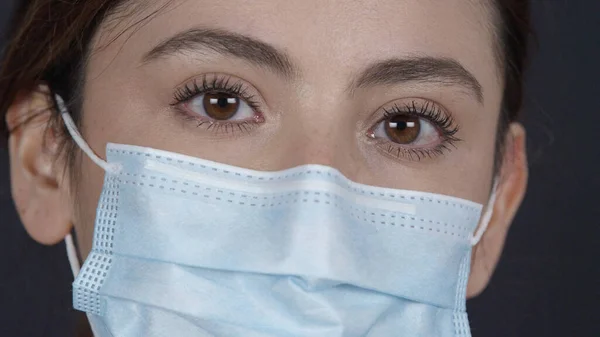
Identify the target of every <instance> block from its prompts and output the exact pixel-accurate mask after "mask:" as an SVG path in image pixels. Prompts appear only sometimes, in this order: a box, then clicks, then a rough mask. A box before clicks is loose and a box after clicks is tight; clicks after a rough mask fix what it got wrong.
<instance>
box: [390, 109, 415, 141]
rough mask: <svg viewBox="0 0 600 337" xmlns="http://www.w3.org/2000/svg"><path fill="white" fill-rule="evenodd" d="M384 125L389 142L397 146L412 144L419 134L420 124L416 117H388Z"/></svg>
mask: <svg viewBox="0 0 600 337" xmlns="http://www.w3.org/2000/svg"><path fill="white" fill-rule="evenodd" d="M384 123H385V133H386V134H387V136H388V137H390V140H392V141H393V142H395V143H398V144H410V143H412V142H414V141H415V140H416V139H417V138H418V137H419V133H420V132H421V123H420V120H419V118H418V117H413V116H406V115H395V116H391V117H388V118H387V120H386V121H385V122H384Z"/></svg>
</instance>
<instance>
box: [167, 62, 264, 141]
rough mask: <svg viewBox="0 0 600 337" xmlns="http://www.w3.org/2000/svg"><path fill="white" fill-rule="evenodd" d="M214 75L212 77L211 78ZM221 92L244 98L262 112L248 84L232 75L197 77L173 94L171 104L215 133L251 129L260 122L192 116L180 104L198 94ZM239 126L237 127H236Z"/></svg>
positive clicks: (182, 113)
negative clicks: (213, 119)
mask: <svg viewBox="0 0 600 337" xmlns="http://www.w3.org/2000/svg"><path fill="white" fill-rule="evenodd" d="M209 77H212V78H209ZM211 92H219V93H225V94H229V95H232V96H235V97H239V98H240V99H242V100H243V101H244V102H245V103H246V104H247V105H248V106H249V107H250V108H251V109H252V110H253V111H254V112H255V113H258V114H260V103H259V102H258V100H256V99H255V95H252V94H250V93H248V89H247V87H246V85H245V84H244V83H243V82H242V81H240V80H235V79H232V78H231V77H230V76H219V75H212V74H207V75H204V76H202V77H201V78H198V79H195V80H193V81H192V82H190V83H187V84H185V85H184V86H183V87H181V88H178V89H177V90H176V91H175V93H174V94H173V102H172V103H171V106H172V107H173V108H175V109H176V110H177V111H178V112H179V113H180V114H181V115H182V116H183V117H184V118H185V119H186V120H191V121H195V122H196V123H197V125H196V126H197V127H201V126H202V127H205V128H206V129H207V130H210V131H212V132H214V133H230V132H236V131H245V132H249V131H251V130H252V129H253V128H254V127H255V126H258V124H260V122H257V120H259V119H261V118H262V117H261V118H258V119H252V120H241V121H224V122H223V121H210V120H206V119H204V118H199V117H197V116H192V115H190V114H189V113H188V112H185V111H183V109H181V108H180V105H181V104H183V103H186V102H188V101H190V100H192V99H194V98H195V97H197V96H200V95H203V94H206V93H211ZM236 127H237V129H236Z"/></svg>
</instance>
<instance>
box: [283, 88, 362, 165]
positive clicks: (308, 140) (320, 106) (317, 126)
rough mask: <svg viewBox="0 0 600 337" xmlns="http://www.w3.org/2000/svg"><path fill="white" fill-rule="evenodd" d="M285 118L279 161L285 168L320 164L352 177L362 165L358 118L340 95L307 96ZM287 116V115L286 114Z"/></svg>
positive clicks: (316, 94) (318, 94) (317, 94)
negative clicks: (359, 154)
mask: <svg viewBox="0 0 600 337" xmlns="http://www.w3.org/2000/svg"><path fill="white" fill-rule="evenodd" d="M307 96H308V97H306V98H305V99H304V103H302V104H301V105H299V106H298V110H297V111H295V112H294V113H290V114H287V115H286V116H284V117H283V120H282V126H281V129H280V135H279V138H280V139H279V141H280V142H281V143H280V146H281V152H280V156H281V157H280V158H281V160H282V161H283V162H285V164H286V166H288V167H292V166H298V165H304V164H321V165H326V166H330V167H334V168H336V169H338V170H340V171H342V172H346V173H351V172H352V171H353V170H352V168H353V167H356V166H357V165H358V164H359V161H360V159H359V157H358V153H359V151H358V146H357V139H356V121H357V119H356V117H355V116H354V115H353V114H354V113H356V112H354V111H350V109H349V108H348V103H347V101H346V100H344V99H342V98H341V97H342V96H341V95H334V94H331V93H330V94H326V93H315V94H310V95H307ZM284 115H285V114H284Z"/></svg>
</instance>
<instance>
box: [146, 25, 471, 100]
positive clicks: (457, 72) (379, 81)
mask: <svg viewBox="0 0 600 337" xmlns="http://www.w3.org/2000/svg"><path fill="white" fill-rule="evenodd" d="M203 50H206V51H212V52H215V53H218V54H223V55H229V56H233V57H236V58H239V59H243V60H246V61H247V62H249V63H251V64H255V65H258V66H262V67H265V68H267V69H269V70H271V71H273V72H274V73H277V74H279V75H281V76H283V77H285V78H287V79H291V78H294V77H295V76H296V75H297V74H299V73H300V71H299V68H298V67H297V66H295V65H294V63H293V62H292V61H291V58H290V57H289V55H288V54H287V53H286V52H284V51H281V50H279V49H277V48H276V47H274V46H272V45H270V44H268V43H265V42H262V41H260V40H257V39H255V38H252V37H249V36H246V35H241V34H238V33H234V32H230V31H226V30H222V29H202V28H195V29H190V30H188V31H184V32H181V33H179V34H177V35H175V36H173V37H171V38H169V39H167V40H165V41H163V42H162V43H160V44H159V45H157V46H156V47H154V48H153V49H152V50H150V51H149V52H147V53H146V54H145V55H144V56H143V58H142V62H143V63H148V62H151V61H154V60H157V59H160V58H162V57H168V56H171V55H177V54H185V53H188V52H195V53H198V52H202V51H203ZM409 82H421V83H437V84H442V85H458V86H461V87H463V88H465V89H467V90H468V91H469V93H470V94H471V95H472V96H473V97H475V99H476V100H477V101H478V102H479V103H480V104H481V103H483V89H482V86H481V84H480V83H479V81H477V79H476V78H475V76H474V75H473V74H472V73H470V72H469V71H468V70H467V69H466V68H465V67H463V66H462V65H461V64H460V63H459V62H458V61H457V60H455V59H452V58H443V57H440V58H438V57H428V56H423V57H421V56H418V57H409V58H394V59H389V60H385V61H380V62H376V63H374V64H372V65H370V66H368V67H367V68H366V69H365V70H364V71H362V72H361V73H360V75H359V76H357V77H356V79H355V80H354V81H353V82H352V85H351V86H350V92H353V91H354V90H356V89H359V88H367V87H374V86H380V85H397V84H403V83H409Z"/></svg>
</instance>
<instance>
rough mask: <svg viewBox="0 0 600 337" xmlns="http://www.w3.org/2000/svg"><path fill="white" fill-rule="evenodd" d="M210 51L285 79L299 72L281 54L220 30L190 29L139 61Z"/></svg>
mask: <svg viewBox="0 0 600 337" xmlns="http://www.w3.org/2000/svg"><path fill="white" fill-rule="evenodd" d="M202 50H208V51H212V52H215V53H218V54H224V55H230V56H233V57H236V58H239V59H243V60H246V61H248V62H249V63H252V64H256V65H259V66H262V67H266V68H268V69H270V70H271V71H273V72H275V73H277V74H280V75H282V76H283V77H286V78H292V77H293V76H294V75H296V74H297V73H298V72H299V71H298V69H297V68H296V67H295V66H294V65H293V64H292V62H291V61H290V57H289V56H288V55H287V54H286V53H285V52H283V51H280V50H278V49H277V48H275V47H274V46H272V45H270V44H267V43H265V42H262V41H259V40H256V39H254V38H252V37H249V36H245V35H241V34H237V33H233V32H228V31H225V30H220V29H190V30H188V31H185V32H182V33H179V34H177V35H175V36H173V37H171V38H169V39H168V40H166V41H164V42H162V43H160V44H159V45H157V46H156V47H154V48H153V49H152V50H150V51H149V52H148V53H146V54H145V55H144V57H143V58H142V62H143V63H148V62H151V61H154V60H156V59H159V58H162V57H166V56H171V55H175V54H184V53H186V52H201V51H202Z"/></svg>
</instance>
